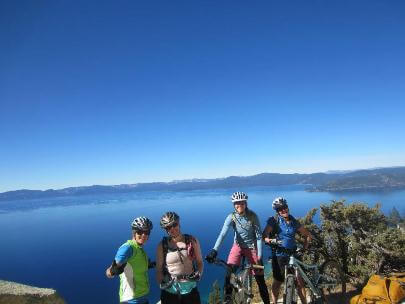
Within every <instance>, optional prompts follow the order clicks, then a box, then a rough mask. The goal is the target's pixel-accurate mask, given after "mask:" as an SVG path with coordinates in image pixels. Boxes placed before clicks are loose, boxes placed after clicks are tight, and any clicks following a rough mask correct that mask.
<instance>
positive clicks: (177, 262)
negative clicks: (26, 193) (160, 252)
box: [166, 241, 197, 294]
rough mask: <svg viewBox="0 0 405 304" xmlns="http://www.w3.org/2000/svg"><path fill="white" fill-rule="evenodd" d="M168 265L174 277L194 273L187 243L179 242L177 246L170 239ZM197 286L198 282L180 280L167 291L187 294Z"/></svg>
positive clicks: (167, 256)
mask: <svg viewBox="0 0 405 304" xmlns="http://www.w3.org/2000/svg"><path fill="white" fill-rule="evenodd" d="M166 265H167V270H168V272H169V274H170V275H171V276H172V277H176V276H177V275H189V274H192V273H193V271H194V268H193V260H192V259H191V258H190V257H189V256H188V250H187V248H186V243H184V242H178V243H177V247H176V246H173V245H172V242H170V241H168V251H167V254H166ZM196 286H197V282H194V281H187V280H180V281H179V282H176V283H174V284H173V285H172V286H171V287H170V288H168V289H166V291H168V292H170V293H175V294H177V293H180V294H187V293H189V292H191V290H192V289H193V288H194V287H196Z"/></svg>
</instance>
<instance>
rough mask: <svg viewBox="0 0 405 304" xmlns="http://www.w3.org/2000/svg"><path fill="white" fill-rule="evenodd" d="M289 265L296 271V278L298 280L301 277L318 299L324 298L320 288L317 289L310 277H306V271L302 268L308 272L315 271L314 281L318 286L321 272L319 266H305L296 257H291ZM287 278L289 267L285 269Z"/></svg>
mask: <svg viewBox="0 0 405 304" xmlns="http://www.w3.org/2000/svg"><path fill="white" fill-rule="evenodd" d="M288 265H289V266H290V267H293V268H294V270H295V277H296V278H297V277H298V275H299V276H301V278H302V279H303V280H304V281H305V283H306V284H307V286H308V287H309V289H311V291H312V292H313V293H314V295H315V297H316V298H320V297H322V295H321V292H320V290H319V288H318V287H315V285H314V284H313V283H312V281H311V280H310V279H309V278H308V276H307V275H306V273H305V272H304V270H302V268H301V266H302V267H304V268H305V269H308V270H313V272H314V281H315V284H317V283H318V282H319V278H320V275H319V270H318V265H308V264H305V263H303V262H301V261H300V260H298V259H297V258H295V257H294V255H291V256H290V260H289V262H288ZM285 277H287V267H286V269H285Z"/></svg>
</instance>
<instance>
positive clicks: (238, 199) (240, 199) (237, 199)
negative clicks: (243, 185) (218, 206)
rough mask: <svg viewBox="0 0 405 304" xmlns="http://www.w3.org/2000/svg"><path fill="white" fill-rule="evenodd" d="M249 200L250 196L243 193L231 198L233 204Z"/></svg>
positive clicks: (236, 193)
mask: <svg viewBox="0 0 405 304" xmlns="http://www.w3.org/2000/svg"><path fill="white" fill-rule="evenodd" d="M247 199H248V196H247V195H246V194H245V193H243V192H235V193H234V194H232V196H231V201H232V203H237V202H246V201H247Z"/></svg>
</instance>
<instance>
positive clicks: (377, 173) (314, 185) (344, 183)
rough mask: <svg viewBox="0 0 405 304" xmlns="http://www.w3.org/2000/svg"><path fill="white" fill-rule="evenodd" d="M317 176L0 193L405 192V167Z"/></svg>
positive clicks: (7, 196) (16, 196)
mask: <svg viewBox="0 0 405 304" xmlns="http://www.w3.org/2000/svg"><path fill="white" fill-rule="evenodd" d="M334 172H335V173H332V172H331V171H327V172H318V173H303V174H301V173H288V174H282V173H259V174H256V175H251V176H228V177H225V178H213V179H202V178H200V179H198V178H194V179H187V180H174V181H171V182H150V183H136V184H120V185H92V186H78V187H67V188H63V189H56V190H55V189H47V190H29V189H21V190H13V191H7V192H2V193H0V201H10V200H24V199H34V198H51V197H63V196H72V195H73V196H75V195H86V194H101V193H123V192H138V191H190V190H206V189H220V188H225V189H227V188H240V187H247V186H284V185H308V187H307V189H306V190H307V191H315V192H339V191H370V190H394V189H405V167H388V168H375V169H359V170H353V171H352V170H350V171H341V172H339V171H334Z"/></svg>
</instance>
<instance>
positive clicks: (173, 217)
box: [160, 211, 180, 229]
mask: <svg viewBox="0 0 405 304" xmlns="http://www.w3.org/2000/svg"><path fill="white" fill-rule="evenodd" d="M179 220H180V217H179V216H178V215H177V213H176V212H172V211H169V212H166V213H165V214H163V216H162V217H161V218H160V227H162V228H163V229H165V228H166V227H169V226H171V225H173V224H174V223H178V222H179Z"/></svg>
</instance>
